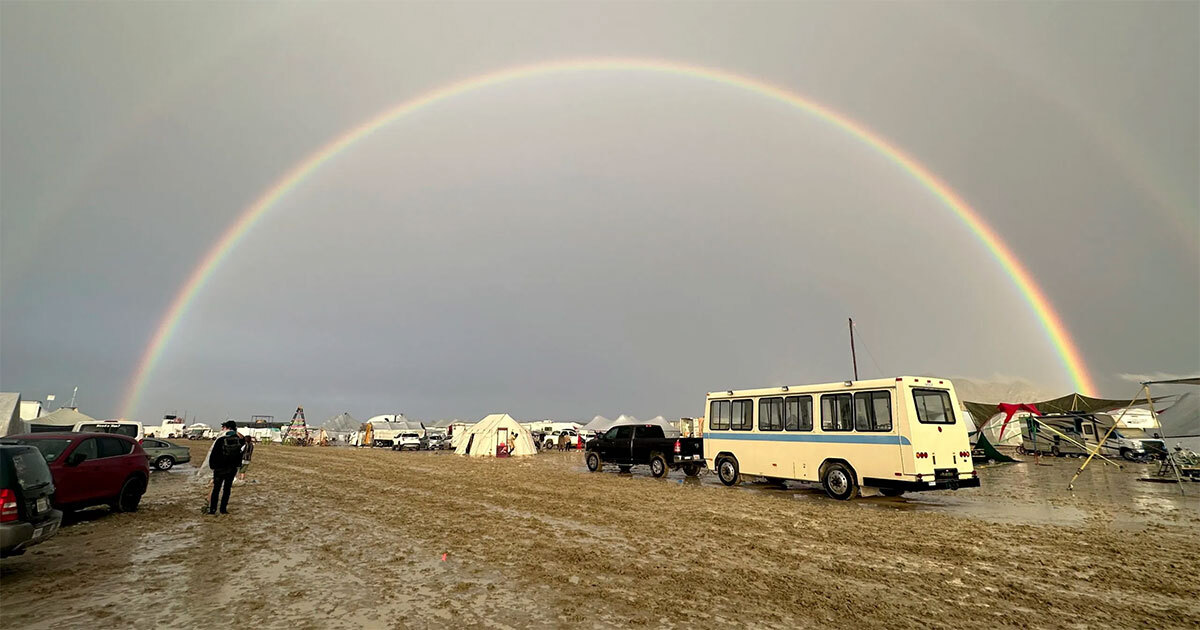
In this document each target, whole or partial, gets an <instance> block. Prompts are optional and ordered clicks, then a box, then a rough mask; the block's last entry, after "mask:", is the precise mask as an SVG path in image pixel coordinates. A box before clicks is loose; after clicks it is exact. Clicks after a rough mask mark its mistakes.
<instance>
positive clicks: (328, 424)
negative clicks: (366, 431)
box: [321, 411, 362, 433]
mask: <svg viewBox="0 0 1200 630" xmlns="http://www.w3.org/2000/svg"><path fill="white" fill-rule="evenodd" d="M321 428H322V429H325V430H326V431H327V432H331V433H353V432H354V431H357V430H359V429H360V428H362V423H361V422H359V421H358V420H355V419H354V416H352V415H350V413H349V412H345V411H343V412H342V413H339V414H338V415H336V416H334V417H332V418H330V419H328V420H326V421H325V424H323V425H321Z"/></svg>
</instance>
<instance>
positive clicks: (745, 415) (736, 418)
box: [729, 400, 754, 431]
mask: <svg viewBox="0 0 1200 630" xmlns="http://www.w3.org/2000/svg"><path fill="white" fill-rule="evenodd" d="M729 428H731V429H733V430H734V431H750V430H751V429H753V428H754V401H753V400H735V401H733V415H732V418H731V419H730V421H729Z"/></svg>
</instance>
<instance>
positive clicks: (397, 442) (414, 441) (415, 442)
mask: <svg viewBox="0 0 1200 630" xmlns="http://www.w3.org/2000/svg"><path fill="white" fill-rule="evenodd" d="M392 450H393V451H419V450H421V436H420V435H419V434H417V433H401V434H399V435H397V436H396V437H395V439H394V440H392Z"/></svg>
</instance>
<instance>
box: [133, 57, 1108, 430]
mask: <svg viewBox="0 0 1200 630" xmlns="http://www.w3.org/2000/svg"><path fill="white" fill-rule="evenodd" d="M580 72H646V73H655V74H662V75H670V76H678V77H687V78H693V79H699V80H702V81H707V82H711V83H717V84H720V85H725V86H729V87H732V88H737V89H741V90H745V91H748V92H751V93H754V94H757V95H759V96H762V97H764V98H767V99H770V100H773V101H777V102H782V103H786V104H788V105H791V106H793V107H795V108H797V109H800V110H802V111H804V112H807V113H809V114H811V115H813V116H815V117H817V118H819V119H821V120H823V121H825V122H827V123H829V124H830V125H832V126H833V127H835V128H837V129H840V130H841V131H843V132H845V133H846V134H847V135H849V136H851V137H853V138H855V139H857V140H859V141H861V142H863V143H864V144H866V145H867V146H869V147H871V148H873V149H875V151H877V152H878V153H879V154H880V155H882V156H883V157H885V158H887V159H888V160H890V161H891V162H893V163H894V164H896V166H899V167H900V168H901V169H903V170H904V171H905V172H907V173H908V174H909V175H911V176H912V177H913V178H914V179H916V180H917V181H918V182H920V183H921V184H922V185H923V186H924V187H925V188H926V189H928V190H929V192H931V193H933V195H934V196H935V197H937V198H938V199H939V200H940V201H941V202H942V203H943V204H944V205H945V206H946V207H947V208H949V209H950V211H951V212H953V213H954V214H955V216H957V217H958V218H959V219H960V220H961V221H962V222H963V223H964V224H966V226H967V227H968V228H969V229H970V230H971V231H972V232H973V233H974V234H975V236H976V237H977V238H978V239H979V240H980V241H981V242H982V243H983V244H984V245H985V246H986V247H987V249H988V251H989V252H991V254H992V257H993V258H995V259H996V261H997V262H999V263H1000V266H1001V267H1002V268H1003V269H1004V271H1005V272H1006V273H1007V274H1008V275H1009V277H1010V278H1011V279H1012V282H1013V284H1014V285H1016V287H1017V289H1018V290H1019V291H1020V293H1021V295H1023V296H1024V298H1025V300H1026V301H1027V302H1028V303H1029V306H1030V308H1031V309H1032V310H1033V312H1034V314H1035V315H1036V317H1037V319H1038V321H1039V322H1041V324H1042V327H1043V328H1044V329H1045V332H1046V337H1047V338H1048V340H1049V341H1050V342H1051V344H1053V346H1054V349H1055V351H1056V352H1057V354H1058V356H1059V357H1060V359H1061V361H1062V364H1063V367H1064V368H1066V371H1067V373H1068V374H1069V376H1070V378H1071V380H1072V382H1073V383H1074V384H1075V387H1076V389H1077V390H1078V391H1080V392H1081V393H1084V394H1087V395H1091V394H1092V393H1093V392H1094V391H1095V388H1094V387H1093V384H1092V379H1091V377H1090V375H1089V374H1088V371H1087V368H1086V366H1085V365H1084V363H1083V359H1082V357H1081V356H1080V353H1079V350H1078V348H1076V347H1075V345H1074V343H1073V342H1072V341H1071V337H1070V335H1069V334H1068V333H1067V329H1066V327H1065V326H1064V325H1063V322H1062V319H1061V318H1060V317H1059V316H1058V313H1057V312H1055V310H1054V308H1053V306H1052V305H1051V304H1050V301H1049V300H1048V299H1047V298H1046V295H1045V294H1044V293H1043V292H1042V290H1041V288H1039V287H1038V285H1037V283H1036V282H1034V280H1033V276H1032V275H1030V273H1029V270H1027V269H1026V268H1025V267H1024V266H1023V265H1022V264H1021V263H1020V261H1019V260H1018V259H1017V257H1016V256H1015V255H1014V254H1013V253H1012V250H1010V249H1009V248H1008V246H1007V245H1006V244H1005V243H1004V241H1002V240H1001V239H1000V236H999V235H998V234H996V232H995V231H994V230H993V229H992V228H991V227H990V226H989V225H988V224H987V223H985V222H984V220H983V219H982V218H981V217H980V216H979V214H978V213H977V212H975V210H973V209H972V208H971V207H970V206H969V205H967V202H966V201H964V200H963V199H962V197H960V196H959V195H958V194H957V193H956V192H954V191H953V190H951V188H950V187H949V186H947V185H946V184H945V183H943V182H942V181H941V180H939V179H938V178H937V177H935V176H934V174H933V173H932V172H930V171H929V169H927V168H925V166H923V165H922V164H921V163H919V162H917V161H916V160H915V159H913V158H912V157H911V156H909V155H908V154H906V153H905V152H903V151H901V150H900V149H899V148H898V147H896V146H894V145H892V144H891V143H889V142H888V141H887V140H885V139H884V138H882V137H880V136H879V135H878V134H876V133H875V132H873V131H871V130H870V129H868V128H867V127H865V126H863V125H862V124H860V123H858V122H856V121H854V120H852V119H850V118H848V117H846V116H844V115H842V114H840V113H838V112H836V111H834V110H832V109H829V108H828V107H825V106H824V105H821V104H820V103H816V102H814V101H811V100H809V99H807V98H805V97H803V96H801V95H799V94H796V93H794V92H791V91H789V90H787V89H785V88H782V87H778V86H775V85H771V84H769V83H765V82H763V81H759V80H757V79H753V78H750V77H745V76H742V75H738V74H734V73H732V72H727V71H725V70H720V69H715V68H707V67H703V66H696V65H689V64H683V63H675V62H668V61H659V60H647V59H625V58H602V59H572V60H563V61H552V62H546V63H538V64H532V65H525V66H518V67H514V68H508V69H503V70H497V71H495V72H489V73H487V74H482V75H478V76H474V77H470V78H466V79H463V80H461V81H457V82H454V83H450V84H448V85H444V86H442V87H439V88H436V89H434V90H431V91H429V92H426V93H424V94H421V95H419V96H416V97H413V98H411V99H409V100H406V101H404V102H402V103H400V104H399V105H396V106H394V107H392V108H390V109H387V110H385V111H383V112H381V113H379V114H378V115H376V116H375V117H373V118H371V119H369V120H367V121H366V122H364V123H362V124H360V125H358V126H356V127H354V128H352V129H350V130H348V131H346V132H344V133H342V134H341V135H339V136H337V137H336V138H334V139H333V140H331V141H329V142H328V143H327V144H325V145H324V146H322V147H320V148H319V149H317V150H316V152H314V153H312V154H311V155H309V156H308V157H306V158H304V160H302V161H301V162H299V163H298V164H296V165H295V166H293V167H292V168H291V170H289V171H287V173H285V174H284V175H283V177H282V178H280V179H279V180H278V181H276V182H275V183H274V185H272V186H271V187H270V188H269V189H267V190H266V191H265V192H263V193H262V195H260V196H259V197H258V198H257V199H256V200H255V201H254V203H252V204H250V206H249V207H247V208H246V209H245V210H244V211H243V212H242V214H241V215H240V216H239V217H238V218H237V220H235V221H234V222H233V223H232V224H231V225H230V226H229V227H228V228H227V229H226V230H225V232H224V233H223V234H222V235H221V238H220V239H219V240H217V242H216V243H215V244H214V245H213V246H212V248H211V249H210V250H209V251H208V253H207V254H206V255H205V256H204V258H203V259H202V260H201V261H200V263H199V264H198V265H197V266H196V268H195V269H193V270H192V273H191V274H190V275H189V276H188V279H187V281H186V282H185V283H184V284H183V286H182V287H181V288H180V289H179V291H178V293H176V295H175V298H174V300H172V301H171V305H170V307H168V308H167V312H166V314H165V315H164V316H163V318H162V321H161V322H160V323H159V324H158V328H157V329H156V330H155V332H154V336H153V337H152V338H151V339H150V343H149V344H148V345H147V346H146V349H145V351H144V352H143V354H142V356H141V359H140V360H139V362H138V365H137V368H136V370H135V371H134V373H133V375H132V377H131V378H130V381H129V385H128V387H127V388H126V392H125V396H124V399H123V402H122V411H121V415H122V416H124V417H132V416H133V415H134V412H135V411H136V410H137V407H138V404H139V402H140V399H141V396H142V392H143V391H144V390H145V388H146V384H147V382H148V381H149V380H150V376H151V374H152V373H153V372H154V368H155V366H156V365H157V364H158V362H159V360H160V359H161V358H162V355H163V351H164V350H165V349H166V347H167V345H168V343H169V342H170V340H171V337H172V336H173V335H174V334H175V331H176V330H177V329H178V328H179V322H180V321H181V320H182V319H183V316H184V315H185V314H186V313H187V311H188V308H189V307H190V306H191V304H192V302H194V301H195V299H196V296H197V295H199V294H200V292H201V291H202V290H203V289H204V286H205V285H206V284H207V283H208V281H209V279H210V278H212V275H213V272H214V271H215V270H216V269H217V268H218V267H219V266H220V264H221V262H222V261H223V260H225V258H226V257H227V256H228V255H229V253H230V252H232V251H233V249H234V248H235V247H237V245H238V243H239V242H240V241H241V240H242V239H243V238H244V237H245V236H246V234H248V233H249V232H250V231H251V230H252V229H253V228H254V226H255V225H257V224H258V223H259V221H261V220H262V218H263V217H264V216H266V215H267V213H268V212H269V211H270V210H271V209H272V208H274V207H275V206H276V205H278V203H279V201H280V200H281V199H283V197H284V196H286V195H287V194H288V193H290V192H292V191H293V190H295V189H296V187H297V186H299V185H300V184H301V183H302V182H303V181H304V180H305V179H307V178H308V177H309V176H310V175H312V174H313V173H315V172H316V171H317V170H318V169H320V168H321V167H322V166H324V165H325V164H327V163H328V162H329V161H330V160H332V159H334V158H335V157H337V156H338V155H339V154H341V153H342V152H344V151H346V150H347V149H349V148H350V147H352V146H354V145H355V144H356V143H358V142H359V141H360V140H362V139H364V138H366V137H368V136H370V135H371V134H373V133H374V132H376V131H378V130H379V129H381V128H383V127H385V126H387V125H388V124H390V123H392V122H394V121H396V120H398V119H400V118H403V117H404V116H406V115H408V114H411V113H413V112H416V111H418V110H421V109H424V108H426V107H430V106H432V105H436V104H438V103H441V102H443V101H446V100H448V99H451V98H453V97H456V96H460V95H463V94H467V93H469V92H475V91H477V90H482V89H484V88H487V87H491V86H496V85H500V84H504V83H509V82H512V81H519V80H521V79H530V78H534V77H545V76H548V75H557V74H572V73H580Z"/></svg>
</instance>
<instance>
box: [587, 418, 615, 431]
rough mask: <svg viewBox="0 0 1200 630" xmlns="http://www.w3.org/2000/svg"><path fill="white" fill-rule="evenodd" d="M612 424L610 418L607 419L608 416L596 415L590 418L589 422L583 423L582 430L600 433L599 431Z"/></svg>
mask: <svg viewBox="0 0 1200 630" xmlns="http://www.w3.org/2000/svg"><path fill="white" fill-rule="evenodd" d="M612 425H613V421H612V420H609V419H608V418H605V417H604V416H596V417H595V418H592V421H591V422H589V423H587V424H585V425H583V430H584V431H595V432H596V433H601V432H604V431H607V430H608V428H609V427H611V426H612Z"/></svg>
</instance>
